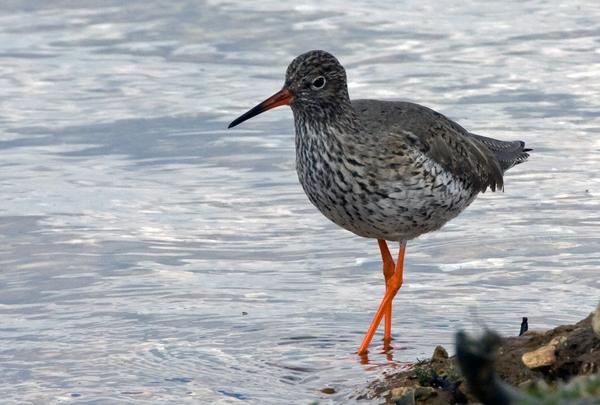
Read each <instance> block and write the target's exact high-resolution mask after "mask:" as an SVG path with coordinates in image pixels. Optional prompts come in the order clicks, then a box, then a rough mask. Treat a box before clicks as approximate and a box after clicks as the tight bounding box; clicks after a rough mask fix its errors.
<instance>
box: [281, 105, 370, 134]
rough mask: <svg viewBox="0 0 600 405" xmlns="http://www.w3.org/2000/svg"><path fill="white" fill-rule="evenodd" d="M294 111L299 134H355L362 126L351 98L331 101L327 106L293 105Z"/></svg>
mask: <svg viewBox="0 0 600 405" xmlns="http://www.w3.org/2000/svg"><path fill="white" fill-rule="evenodd" d="M292 111H293V112H294V123H295V126H296V133H297V134H299V135H301V134H320V135H321V136H336V135H338V136H339V135H342V134H354V133H356V132H357V131H358V130H359V129H360V127H361V122H360V120H359V118H358V115H357V114H356V111H355V110H354V108H353V107H352V104H351V103H350V100H344V101H340V102H337V103H331V104H328V105H327V107H326V108H324V107H323V106H321V105H304V106H302V107H301V108H294V107H293V106H292Z"/></svg>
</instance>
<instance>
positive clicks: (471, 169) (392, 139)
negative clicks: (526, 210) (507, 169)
mask: <svg viewBox="0 0 600 405" xmlns="http://www.w3.org/2000/svg"><path fill="white" fill-rule="evenodd" d="M352 105H353V107H354V109H355V110H356V112H357V114H358V115H359V117H360V118H361V121H362V123H363V125H364V127H365V129H366V132H367V133H368V134H369V136H370V137H374V138H375V139H374V141H375V142H378V143H380V144H382V145H383V144H384V145H386V146H387V147H388V148H389V147H391V148H394V149H396V148H397V149H396V150H401V149H402V148H406V146H408V147H412V148H416V149H417V150H418V151H419V152H421V153H423V154H425V155H426V156H427V157H428V158H430V159H431V160H433V161H434V162H436V163H438V164H439V165H440V166H441V167H442V168H444V169H445V170H447V171H448V172H450V173H451V174H452V175H454V176H456V177H457V178H459V179H461V180H462V181H464V182H465V183H467V184H469V185H471V186H472V187H473V188H474V189H476V190H479V191H485V189H486V188H487V187H489V188H490V189H491V190H492V191H495V190H496V189H502V187H503V181H502V174H503V170H502V167H501V165H500V162H499V161H498V159H497V158H496V157H495V155H494V153H493V152H492V151H491V150H490V149H489V148H488V147H486V146H485V145H484V144H483V143H482V142H481V141H479V140H478V139H477V138H476V137H474V136H472V135H471V134H469V132H468V131H467V130H465V129H464V128H463V127H461V126H460V125H458V124H457V123H456V122H454V121H452V120H450V119H448V118H446V117H445V116H444V115H442V114H440V113H438V112H436V111H433V110H432V109H430V108H427V107H424V106H421V105H418V104H413V103H407V102H399V101H375V100H355V101H352Z"/></svg>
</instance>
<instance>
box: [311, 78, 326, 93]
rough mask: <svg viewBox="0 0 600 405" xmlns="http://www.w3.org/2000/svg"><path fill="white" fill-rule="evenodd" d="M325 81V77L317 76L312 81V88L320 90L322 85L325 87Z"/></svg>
mask: <svg viewBox="0 0 600 405" xmlns="http://www.w3.org/2000/svg"><path fill="white" fill-rule="evenodd" d="M325 82H326V80H325V78H324V77H323V76H319V77H317V78H315V80H313V81H312V88H313V89H315V90H321V89H322V88H323V87H325Z"/></svg>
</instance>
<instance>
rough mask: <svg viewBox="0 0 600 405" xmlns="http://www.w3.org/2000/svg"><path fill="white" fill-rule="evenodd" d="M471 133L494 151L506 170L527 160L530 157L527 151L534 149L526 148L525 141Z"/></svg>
mask: <svg viewBox="0 0 600 405" xmlns="http://www.w3.org/2000/svg"><path fill="white" fill-rule="evenodd" d="M470 135H471V136H472V137H473V138H475V139H477V140H478V141H479V142H481V143H482V144H483V145H485V146H486V147H487V148H488V149H489V150H490V151H492V153H493V154H494V156H496V159H498V162H499V163H500V167H501V168H502V171H504V172H505V171H507V170H508V169H510V168H511V167H513V166H515V165H518V164H519V163H523V162H525V161H526V160H527V158H529V153H527V152H530V151H532V150H533V149H531V148H525V142H523V141H500V140H498V139H493V138H488V137H485V136H481V135H477V134H470Z"/></svg>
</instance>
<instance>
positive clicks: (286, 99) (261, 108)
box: [227, 88, 294, 128]
mask: <svg viewBox="0 0 600 405" xmlns="http://www.w3.org/2000/svg"><path fill="white" fill-rule="evenodd" d="M293 99H294V96H292V93H290V92H289V90H288V89H286V88H283V89H281V90H280V91H278V92H277V93H275V94H273V95H272V96H271V97H269V98H268V99H266V100H265V101H263V102H262V103H260V104H259V105H257V106H256V107H254V108H252V109H250V110H248V111H246V112H245V113H244V114H242V115H240V116H239V117H237V118H236V119H234V120H233V121H231V124H229V126H228V127H227V128H233V127H235V126H236V125H239V124H241V123H242V122H244V121H246V120H249V119H250V118H252V117H255V116H257V115H258V114H260V113H263V112H265V111H267V110H270V109H271V108H275V107H279V106H281V105H289V104H290V103H291V102H292V100H293Z"/></svg>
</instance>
